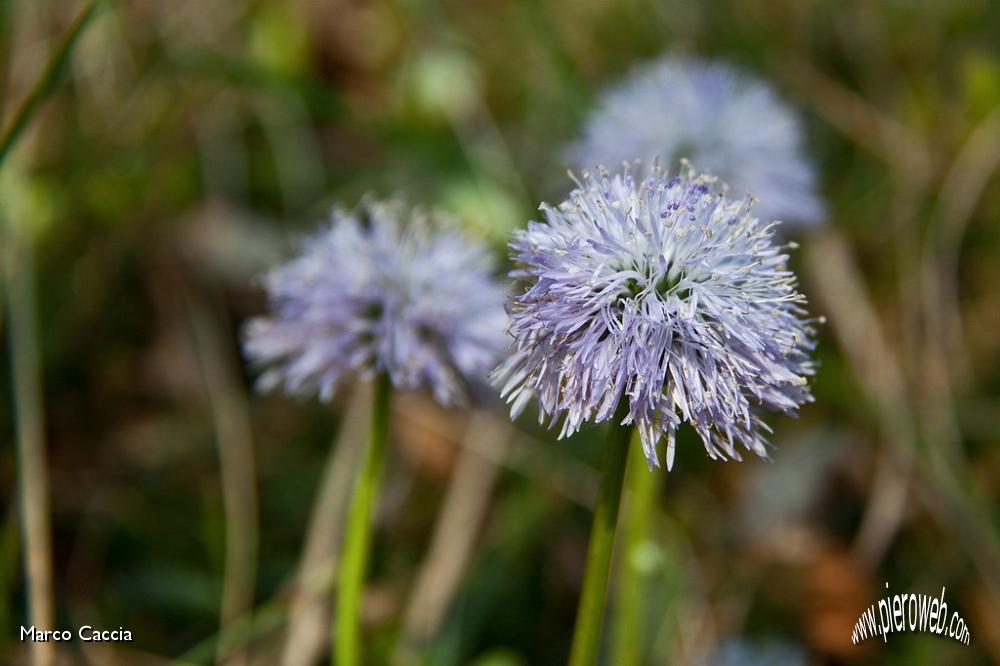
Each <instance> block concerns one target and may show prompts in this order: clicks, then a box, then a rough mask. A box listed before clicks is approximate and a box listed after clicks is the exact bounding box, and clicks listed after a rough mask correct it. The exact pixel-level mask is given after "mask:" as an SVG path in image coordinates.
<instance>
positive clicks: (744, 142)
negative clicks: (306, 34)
mask: <svg viewBox="0 0 1000 666" xmlns="http://www.w3.org/2000/svg"><path fill="white" fill-rule="evenodd" d="M569 158H570V161H571V162H572V163H573V164H575V165H576V166H577V167H578V168H580V169H590V168H593V167H595V166H596V165H599V164H600V165H605V166H608V167H610V168H617V167H618V166H620V165H621V164H622V163H623V162H632V161H634V160H639V161H640V162H641V163H642V164H643V165H646V166H648V165H652V164H653V163H654V162H656V161H657V160H659V162H660V163H661V164H673V163H675V162H676V161H677V160H679V159H688V160H690V161H691V162H692V163H693V164H696V165H697V166H698V168H699V169H704V170H706V171H708V172H710V173H713V174H715V175H716V176H718V177H719V180H720V181H722V182H724V183H726V184H727V185H728V186H729V187H730V188H731V190H732V192H733V193H734V194H735V195H737V196H742V195H744V194H746V193H747V192H750V193H752V194H753V195H754V196H755V197H756V198H757V199H759V200H760V204H759V205H758V206H756V207H755V211H756V214H757V215H758V216H760V217H761V219H763V220H766V221H771V220H782V221H784V222H786V223H788V224H795V225H803V226H805V225H814V224H818V223H819V222H821V221H822V220H823V216H824V210H823V206H822V203H821V202H820V199H819V198H818V195H817V192H816V189H817V183H816V174H815V173H814V171H813V168H812V165H811V164H810V163H809V161H808V159H807V158H806V155H805V154H804V151H803V136H802V126H801V123H800V121H799V118H798V117H797V115H796V113H795V112H794V111H793V110H792V109H791V108H789V107H788V106H787V105H786V104H785V103H784V102H783V101H782V100H781V99H779V97H778V96H777V95H776V94H775V92H774V90H773V89H772V88H771V87H770V86H769V85H768V84H766V83H764V82H762V81H759V80H757V79H755V78H752V77H751V76H750V75H748V74H745V73H743V72H741V71H739V70H737V69H734V68H732V67H729V66H727V65H724V64H721V63H715V62H708V61H703V60H699V59H695V58H684V57H670V56H668V57H663V58H660V59H658V60H654V61H652V62H650V63H646V64H644V65H641V66H639V67H638V68H637V69H635V70H634V71H633V72H632V73H631V74H630V75H629V76H627V77H626V78H625V79H624V80H622V81H620V82H619V83H617V84H616V85H614V86H613V87H611V88H610V89H609V90H608V91H606V92H605V93H604V94H603V96H602V97H601V99H600V101H599V103H598V107H597V109H596V111H595V112H594V113H593V114H592V116H591V118H590V120H589V122H587V123H586V126H585V127H584V130H583V137H582V138H581V139H580V140H579V141H578V142H577V143H576V144H575V145H573V146H572V147H571V148H570V150H569Z"/></svg>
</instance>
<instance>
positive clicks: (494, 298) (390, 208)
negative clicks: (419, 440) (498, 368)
mask: <svg viewBox="0 0 1000 666" xmlns="http://www.w3.org/2000/svg"><path fill="white" fill-rule="evenodd" d="M435 222H436V223H437V224H432V223H435ZM441 222H445V223H444V224H441ZM448 226H449V225H448V224H447V221H443V220H431V219H429V218H428V217H427V216H425V215H423V214H420V213H414V212H409V211H407V210H406V208H405V207H404V205H403V204H402V203H401V202H398V201H394V202H387V203H386V202H382V203H380V202H368V203H365V204H362V206H361V207H360V208H359V210H358V211H355V212H350V211H346V210H343V209H336V210H334V211H333V214H332V219H331V221H330V223H329V226H327V227H326V228H324V229H322V230H321V231H320V232H319V233H317V234H315V235H314V236H312V237H310V238H308V239H306V240H305V242H304V243H303V244H302V252H301V254H300V255H299V256H298V257H297V258H296V259H293V260H292V261H290V262H288V263H287V264H285V265H282V266H280V267H278V268H276V269H274V270H273V271H272V272H271V273H270V274H269V275H268V276H267V277H266V279H265V286H266V289H267V293H268V297H269V301H270V310H271V312H270V314H269V315H268V316H265V317H260V318H257V319H254V320H252V321H250V322H249V323H248V325H247V327H246V330H245V352H246V355H247V357H248V358H249V360H250V361H251V362H252V363H253V364H255V365H257V366H259V367H261V368H263V369H264V372H263V374H262V375H261V377H260V379H259V380H258V387H259V388H261V389H262V390H266V389H270V388H273V387H275V386H278V385H282V386H283V387H284V389H285V390H286V391H288V392H289V393H293V394H300V395H310V394H313V393H318V394H319V396H320V398H321V399H323V400H326V399H329V398H330V396H331V395H332V393H333V392H334V390H335V389H336V388H337V386H338V385H339V384H340V383H341V381H342V380H343V379H344V378H345V377H346V376H348V375H350V374H352V373H356V372H357V373H361V374H362V375H370V374H372V373H378V372H387V373H389V376H390V377H391V379H392V383H393V384H394V385H395V386H396V387H398V388H403V389H419V388H426V389H429V390H430V391H431V392H432V393H433V395H434V397H435V398H436V399H437V400H438V401H440V402H442V403H444V404H450V403H453V402H457V401H461V400H463V399H464V398H465V397H466V396H467V389H468V388H469V387H470V385H475V384H476V383H477V382H479V383H482V382H484V381H485V379H486V377H487V375H488V373H489V371H490V369H491V368H492V367H493V366H494V365H495V364H496V362H497V360H498V359H499V357H500V355H501V354H502V353H503V351H504V350H505V348H506V346H507V340H506V337H505V331H506V318H505V315H504V311H503V303H504V299H505V297H506V289H505V288H504V287H503V286H501V285H500V284H499V282H497V281H495V280H494V279H493V277H492V275H491V270H492V269H493V267H494V263H493V261H492V259H491V257H490V254H489V251H488V250H487V248H486V247H485V246H483V245H481V244H478V243H474V242H472V241H471V240H470V239H469V238H467V237H466V236H464V235H463V234H461V233H459V232H458V231H457V230H447V227H448Z"/></svg>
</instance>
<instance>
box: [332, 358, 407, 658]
mask: <svg viewBox="0 0 1000 666" xmlns="http://www.w3.org/2000/svg"><path fill="white" fill-rule="evenodd" d="M391 398H392V382H391V381H390V379H389V376H388V375H387V374H385V373H382V374H380V375H379V376H378V377H377V378H376V380H375V396H374V405H373V409H372V421H371V430H370V434H369V441H368V450H367V451H366V452H365V457H364V461H363V463H362V467H361V472H360V473H359V474H358V477H357V479H356V480H355V483H354V494H353V496H352V498H351V508H350V514H349V515H348V519H347V534H346V537H345V543H344V554H343V558H342V559H341V564H340V576H339V584H338V586H337V588H338V589H337V602H336V603H337V613H336V621H335V624H334V631H333V651H332V654H333V657H334V661H333V663H334V664H335V666H358V665H359V664H360V663H361V599H362V592H363V590H364V580H365V572H366V565H367V564H368V553H369V550H370V549H371V540H372V538H371V537H372V512H373V509H374V505H375V498H376V497H377V495H378V488H379V484H380V482H381V479H382V469H383V468H384V467H385V449H386V442H387V440H388V434H389V404H390V401H391Z"/></svg>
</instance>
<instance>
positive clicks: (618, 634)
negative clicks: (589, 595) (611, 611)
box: [611, 442, 659, 666]
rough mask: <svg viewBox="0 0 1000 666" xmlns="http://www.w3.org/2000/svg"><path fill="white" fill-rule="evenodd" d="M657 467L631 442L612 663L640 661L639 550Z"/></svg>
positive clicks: (642, 583) (625, 665)
mask: <svg viewBox="0 0 1000 666" xmlns="http://www.w3.org/2000/svg"><path fill="white" fill-rule="evenodd" d="M656 472H657V470H650V469H649V464H648V463H647V462H646V456H645V455H643V451H642V446H641V445H639V443H638V442H633V443H632V452H631V454H630V456H629V463H628V478H627V480H626V484H627V485H628V489H629V498H628V508H627V512H626V514H625V525H624V531H625V548H624V549H623V551H622V553H623V555H624V558H623V566H622V569H621V578H620V580H619V582H618V602H617V603H616V604H615V621H614V627H615V640H614V644H613V649H612V651H611V655H612V657H611V663H612V664H614V666H632V665H633V664H639V663H643V662H642V631H641V626H642V618H643V613H642V605H643V604H642V600H643V590H644V589H646V585H647V584H648V582H649V581H648V580H646V576H647V575H648V571H644V570H643V568H642V567H643V565H642V558H641V552H642V549H643V547H644V545H645V544H647V543H648V541H649V539H650V533H651V529H650V523H651V521H652V519H653V516H654V514H655V509H656V500H657V497H658V496H659V493H658V489H659V484H658V483H657V479H658V477H657V475H656Z"/></svg>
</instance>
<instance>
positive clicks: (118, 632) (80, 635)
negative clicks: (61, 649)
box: [21, 624, 132, 643]
mask: <svg viewBox="0 0 1000 666" xmlns="http://www.w3.org/2000/svg"><path fill="white" fill-rule="evenodd" d="M74 638H76V639H78V640H81V641H83V642H84V643H129V642H131V641H132V632H131V631H129V630H128V629H123V628H122V627H118V628H117V629H95V628H94V627H92V626H90V625H89V624H85V625H83V626H82V627H80V628H79V629H77V630H76V633H75V634H74V633H73V632H72V631H70V630H69V629H36V628H35V627H21V641H22V642H23V641H33V642H35V643H48V642H50V641H57V642H62V641H71V640H73V639H74Z"/></svg>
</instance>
